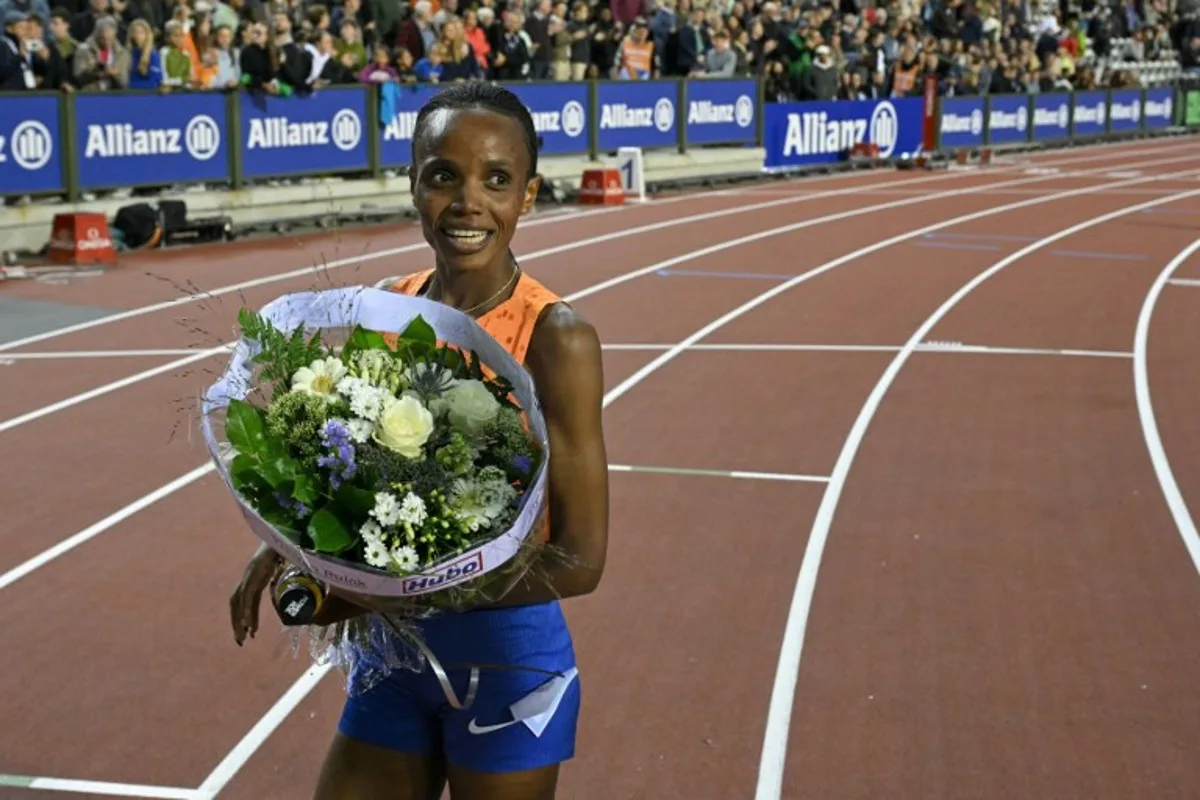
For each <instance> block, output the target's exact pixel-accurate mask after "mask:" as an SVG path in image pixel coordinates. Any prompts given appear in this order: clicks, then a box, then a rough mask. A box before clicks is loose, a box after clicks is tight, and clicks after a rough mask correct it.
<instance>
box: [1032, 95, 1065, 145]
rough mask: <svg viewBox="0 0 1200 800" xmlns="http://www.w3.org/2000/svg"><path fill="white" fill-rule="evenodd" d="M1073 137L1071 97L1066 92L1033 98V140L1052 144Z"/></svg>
mask: <svg viewBox="0 0 1200 800" xmlns="http://www.w3.org/2000/svg"><path fill="white" fill-rule="evenodd" d="M1070 135H1071V95H1070V94H1068V93H1066V92H1060V93H1048V94H1035V95H1034V96H1033V140H1034V141H1035V142H1050V141H1054V140H1055V139H1066V138H1067V137H1068V136H1070Z"/></svg>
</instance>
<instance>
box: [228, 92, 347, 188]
mask: <svg viewBox="0 0 1200 800" xmlns="http://www.w3.org/2000/svg"><path fill="white" fill-rule="evenodd" d="M241 112H242V122H241V131H240V132H239V133H240V135H241V147H242V174H243V175H245V176H246V177H247V178H261V177H266V176H271V175H290V174H294V173H305V174H319V173H323V172H341V171H350V170H363V171H366V170H368V169H370V158H369V156H368V151H367V135H366V126H367V123H366V120H367V93H366V90H365V89H359V88H354V89H324V90H322V91H318V92H314V93H313V94H311V95H308V96H302V95H293V96H292V97H283V98H281V97H271V96H267V95H251V94H243V95H242V96H241Z"/></svg>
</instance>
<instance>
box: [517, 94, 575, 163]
mask: <svg viewBox="0 0 1200 800" xmlns="http://www.w3.org/2000/svg"><path fill="white" fill-rule="evenodd" d="M508 88H509V89H510V90H512V92H513V94H515V95H516V96H517V97H519V98H521V102H522V103H524V104H525V107H526V108H528V109H529V113H530V115H531V116H532V117H533V127H534V130H536V131H537V132H538V135H539V136H541V137H542V148H541V150H540V151H538V152H540V153H542V154H543V155H548V156H553V155H562V154H564V153H586V152H587V149H588V135H587V134H588V112H587V107H588V86H587V84H586V83H558V84H555V83H514V84H509V85H508Z"/></svg>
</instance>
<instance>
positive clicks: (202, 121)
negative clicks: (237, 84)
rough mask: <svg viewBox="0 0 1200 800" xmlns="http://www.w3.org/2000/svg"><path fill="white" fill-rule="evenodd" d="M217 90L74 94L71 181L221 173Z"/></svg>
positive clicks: (224, 164) (214, 177) (223, 149)
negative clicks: (74, 174) (75, 169)
mask: <svg viewBox="0 0 1200 800" xmlns="http://www.w3.org/2000/svg"><path fill="white" fill-rule="evenodd" d="M225 117H226V114H225V96H224V95H222V94H203V93H195V94H192V93H181V94H174V93H172V94H158V93H157V92H146V93H145V94H142V93H138V94H90V93H80V94H79V95H77V96H76V100H75V147H76V152H77V153H78V154H79V186H80V188H81V189H84V190H87V189H101V188H109V187H118V186H131V185H136V184H147V183H155V184H159V183H161V184H171V183H203V182H205V181H214V182H216V181H225V180H228V179H229V151H228V147H229V143H228V142H226V141H225V136H224V132H225V129H226V125H225Z"/></svg>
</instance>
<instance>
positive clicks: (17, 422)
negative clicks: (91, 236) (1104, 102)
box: [0, 151, 1200, 434]
mask: <svg viewBox="0 0 1200 800" xmlns="http://www.w3.org/2000/svg"><path fill="white" fill-rule="evenodd" d="M1196 159H1200V152H1196V151H1193V152H1190V153H1189V154H1188V155H1181V156H1174V157H1172V158H1160V159H1154V160H1151V161H1135V162H1131V163H1130V164H1129V165H1127V166H1129V167H1142V168H1144V167H1154V166H1163V165H1165V164H1177V163H1179V162H1183V161H1193V160H1196ZM1109 171H1111V170H1110V169H1109V168H1097V169H1091V170H1081V171H1080V172H1079V173H1078V174H1079V175H1082V176H1089V175H1099V174H1103V173H1105V172H1109ZM955 174H966V173H955ZM942 177H945V176H935V177H931V178H917V179H914V181H913V182H914V183H915V182H924V181H933V180H939V179H940V178H942ZM1162 177H1163V176H1160V175H1156V176H1148V177H1143V178H1136V179H1133V180H1132V183H1145V182H1148V181H1155V180H1159V179H1161V178H1162ZM1061 178H1062V176H1061V175H1039V176H1035V177H1026V178H1017V179H1014V180H1008V181H997V182H991V183H988V184H987V185H985V186H968V187H965V188H962V189H948V190H946V191H943V192H937V193H935V194H928V195H919V196H917V197H906V198H902V199H899V200H891V201H888V202H886V203H876V204H874V205H869V206H863V207H861V208H852V209H847V210H845V211H837V212H835V213H832V214H826V215H825V216H822V217H814V218H812V219H805V220H800V221H799V222H793V223H790V224H788V225H782V226H779V227H775V228H768V229H767V230H765V231H758V232H756V233H752V234H748V235H746V236H741V237H738V238H736V239H730V240H727V241H725V242H721V243H719V244H715V245H711V246H709V247H705V248H701V249H699V250H693V251H690V252H687V253H683V254H681V255H678V256H674V257H672V258H668V259H665V260H663V261H658V262H656V263H654V264H651V265H649V266H646V267H639V268H637V269H633V270H630V271H628V272H625V273H622V274H620V275H617V276H615V277H612V278H609V279H607V280H604V281H600V282H599V283H596V284H594V285H592V286H589V287H587V288H585V289H582V290H580V291H578V292H575V293H574V294H571V295H570V296H568V297H566V298H564V299H565V300H567V301H568V302H570V301H573V300H580V299H582V298H584V297H589V296H591V295H594V294H599V293H600V292H603V291H606V290H608V289H611V288H613V287H614V286H620V285H621V284H623V283H627V282H628V281H632V280H636V279H638V278H642V277H645V276H647V275H653V274H654V273H656V272H658V271H659V270H662V269H667V268H670V267H673V266H675V265H676V264H680V263H683V262H686V261H691V260H693V259H696V258H702V257H704V256H706V255H711V254H713V253H718V252H721V251H722V250H727V249H729V248H730V247H737V246H739V245H743V244H750V243H752V242H757V241H761V240H763V239H769V238H771V237H774V236H779V235H782V234H785V233H792V232H794V231H798V230H803V229H805V228H811V227H815V226H817V225H822V224H825V223H827V222H838V221H840V220H844V219H852V218H854V217H861V216H866V215H868V214H874V213H876V212H878V211H889V210H892V209H895V208H905V207H908V206H914V205H920V204H922V203H930V202H935V201H938V200H945V199H947V198H952V197H959V196H962V195H968V194H975V193H977V192H979V191H981V190H986V189H999V188H1003V187H1008V186H1021V185H1024V184H1030V183H1042V182H1045V181H1053V180H1060V179H1061ZM1127 183H1130V181H1123V182H1117V183H1111V184H1108V185H1106V186H1104V187H1086V190H1087V191H1097V190H1099V189H1100V188H1104V189H1111V188H1113V187H1115V186H1123V185H1126V184H1127ZM867 189H868V186H866V185H864V186H862V187H854V188H852V189H845V190H841V189H839V190H834V191H830V192H822V193H818V194H813V195H808V196H807V199H810V200H811V199H820V198H823V197H830V196H834V195H843V194H860V193H863V192H865V191H867ZM1078 191H1084V190H1078ZM1063 196H1067V195H1062V194H1052V195H1047V196H1045V197H1035V198H1032V199H1030V200H1025V201H1021V202H1019V203H1016V204H1009V205H1007V206H997V207H996V208H997V209H1005V210H1007V209H1010V208H1021V207H1023V205H1030V204H1036V203H1041V202H1047V201H1048V200H1052V199H1055V198H1058V197H1063ZM796 201H797V198H793V197H789V198H787V199H786V201H785V202H788V203H792V202H796ZM781 204H782V203H781V202H780V201H775V200H772V201H770V202H769V203H767V204H761V203H759V204H755V205H751V206H744V207H742V208H740V209H737V210H735V211H727V212H720V213H719V214H717V213H716V212H712V213H709V212H706V213H705V214H700V215H692V216H690V217H681V218H679V219H677V220H664V221H663V222H655V223H652V224H649V225H643V226H642V227H640V228H631V229H628V230H625V231H614V232H611V233H606V234H602V235H600V236H594V237H591V238H589V239H582V240H579V241H577V242H571V243H569V244H561V245H556V246H554V247H549V248H545V249H543V250H538V251H535V252H533V253H529V254H527V255H525V256H522V257H521V260H522V261H533V260H535V259H538V258H544V257H547V256H551V255H557V254H559V253H563V252H566V251H568V250H574V249H577V248H580V247H587V246H590V245H592V244H595V243H597V242H599V241H608V240H611V239H618V238H623V237H624V236H631V235H634V234H635V233H639V232H646V231H650V230H660V229H662V228H667V227H672V226H673V225H675V224H684V223H685V222H689V221H696V220H697V219H698V218H700V217H703V218H704V219H709V218H711V217H712V216H714V215H716V216H728V215H729V214H731V213H741V212H743V211H750V210H758V209H761V208H763V207H764V206H777V205H781ZM977 213H985V212H977ZM986 213H991V210H987V211H986ZM974 218H975V217H971V219H974ZM963 219H966V218H963ZM932 230H937V228H936V227H933V228H922V229H921V232H922V233H924V232H928V231H932ZM889 241H903V239H894V240H889ZM422 246H424V245H422ZM210 294H211V293H210ZM197 299H199V296H198V297H197ZM171 302H172V303H174V302H176V301H171ZM161 305H162V304H157V305H154V306H144V307H143V308H145V309H154V310H158V309H159V308H160V306H161ZM145 313H150V312H148V311H147V312H145ZM132 316H138V315H132ZM115 317H120V315H115ZM121 318H123V319H127V318H128V317H121ZM105 320H112V321H117V320H116V319H115V318H114V317H102V318H100V319H98V320H92V321H90V322H85V323H80V325H82V326H84V327H94V326H95V325H97V324H101V323H103V322H104V321H105ZM78 328H79V326H74V327H73V329H72V330H68V329H66V328H64V329H62V331H61V332H62V333H67V332H74V329H78ZM52 333H54V332H53V331H49V332H47V333H46V334H39V335H42V336H46V337H49V336H50V335H51V334H52ZM9 344H10V345H14V343H11V342H10V343H9ZM235 344H236V341H233V342H225V343H222V344H220V345H217V346H216V347H211V348H207V349H204V350H197V351H196V353H195V354H194V355H188V356H184V357H182V358H178V359H175V360H173V361H168V362H167V363H165V364H159V365H158V366H155V367H151V368H149V369H146V370H143V371H142V372H138V373H135V374H133V375H128V376H126V377H124V378H119V379H118V380H115V381H111V382H109V383H106V384H102V385H100V386H97V387H94V388H92V389H88V390H87V391H84V392H80V393H78V394H75V395H72V396H70V397H66V398H63V399H62V400H59V401H57V402H54V403H49V404H47V405H44V406H41V407H40V408H35V409H33V410H32V411H27V412H25V413H24V414H18V415H17V416H15V417H10V418H9V419H6V420H0V434H2V433H5V432H6V431H10V430H13V429H14V428H18V427H20V426H22V425H25V424H27V423H30V422H34V421H35V420H38V419H41V418H42V417H46V416H49V415H50V414H54V413H57V412H59V411H64V410H66V409H68V408H71V407H73V406H77V405H79V404H80V403H85V402H87V401H89V400H94V399H95V398H97V397H103V396H104V395H106V394H110V393H112V392H115V391H118V390H120V389H123V388H125V387H127V386H133V385H134V384H137V383H141V382H142V381H146V380H150V379H152V378H155V377H157V376H159V375H163V374H166V373H169V372H172V371H173V370H176V369H179V368H181V367H185V366H188V365H190V364H194V363H196V362H199V361H204V360H205V359H208V358H211V357H213V356H216V355H220V354H222V353H224V352H229V351H232V348H233V346H234V345H235ZM3 350H4V345H0V352H3ZM662 358H663V359H664V361H665V360H669V359H670V358H674V355H672V354H671V352H670V351H668V353H666V354H664V355H663V356H662Z"/></svg>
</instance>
